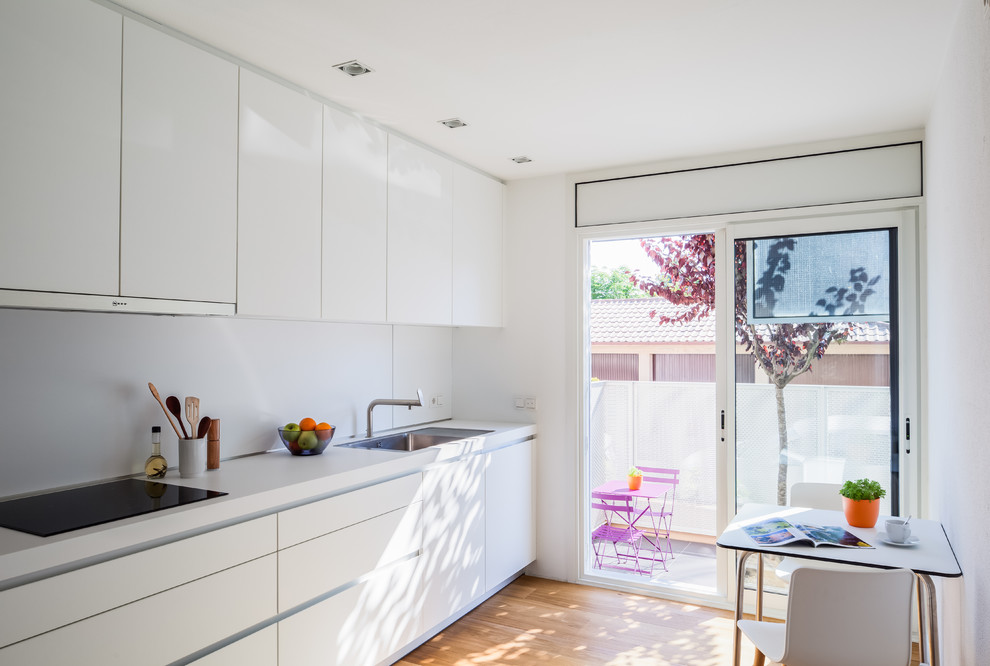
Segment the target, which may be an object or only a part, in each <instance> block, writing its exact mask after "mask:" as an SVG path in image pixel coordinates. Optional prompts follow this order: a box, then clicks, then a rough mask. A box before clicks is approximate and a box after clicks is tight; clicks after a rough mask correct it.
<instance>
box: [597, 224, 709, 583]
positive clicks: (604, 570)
mask: <svg viewBox="0 0 990 666" xmlns="http://www.w3.org/2000/svg"><path fill="white" fill-rule="evenodd" d="M714 256H715V255H714V236H712V235H711V234H702V235H699V236H687V237H661V238H643V239H629V240H621V241H595V242H592V243H591V264H592V273H591V284H590V288H591V294H592V299H591V302H590V303H589V310H590V330H589V332H588V334H589V337H590V342H591V350H590V351H591V358H590V359H589V361H588V362H589V367H590V368H591V377H592V380H591V385H590V386H589V396H590V401H589V405H588V414H589V432H590V442H589V444H590V448H589V460H588V463H589V464H588V469H589V477H590V478H589V479H588V483H589V488H591V489H593V490H594V489H596V488H600V487H602V486H603V485H604V484H607V483H609V482H616V483H621V484H626V483H627V476H628V472H629V470H630V468H631V467H633V466H639V467H646V468H662V469H675V470H677V471H678V483H677V485H676V486H674V487H673V489H672V490H671V491H669V492H668V493H667V494H666V496H665V497H664V498H662V500H661V501H666V502H667V504H666V508H667V509H672V510H673V513H672V515H671V516H670V518H671V521H670V537H669V540H668V539H661V540H660V542H659V543H658V544H654V543H651V542H649V541H644V542H642V545H643V548H644V550H643V551H641V554H643V555H645V556H646V557H655V558H656V559H655V560H654V562H653V565H652V570H651V571H647V573H645V574H644V573H637V572H634V571H629V568H630V562H629V560H628V559H626V560H620V561H616V560H614V559H612V561H611V562H610V561H609V560H610V559H611V558H606V559H605V561H604V563H603V566H600V565H599V564H598V563H597V562H596V561H595V557H594V553H595V547H596V544H595V539H593V538H592V535H593V533H594V530H596V529H597V528H599V527H600V526H601V525H602V524H603V521H604V519H605V516H604V513H603V511H594V512H592V515H591V520H590V521H589V522H590V524H589V527H588V538H589V541H591V543H590V544H589V548H588V552H589V558H588V560H587V562H586V571H587V572H588V573H589V574H591V575H594V576H604V577H611V578H620V579H622V580H624V581H625V582H631V583H637V584H642V585H648V586H653V585H656V586H676V587H678V588H679V589H681V590H686V589H692V590H694V591H699V592H705V593H713V592H714V591H715V590H716V588H717V582H716V573H717V570H716V559H715V558H716V551H715V546H714V541H715V536H716V531H715V527H716V525H715V509H716V490H717V486H716V474H715V464H716V460H715V442H716V441H717V439H716V436H717V433H716V431H715V428H716V422H715V419H714V418H713V416H712V415H713V414H714V413H715V397H716V394H715V390H716V389H715V357H716V346H715V310H714V295H715V292H714V289H715V274H714V263H713V262H714ZM681 260H683V262H682V261H681ZM675 264H676V265H677V267H678V268H677V270H676V271H675V270H672V266H673V265H675ZM649 474H650V473H649V472H647V473H646V478H647V479H649V478H650V476H649ZM645 485H646V484H645V483H644V486H645ZM588 501H589V502H590V498H588ZM638 501H639V500H638ZM651 504H652V505H653V507H652V508H654V509H655V508H656V503H655V501H654V500H651ZM639 506H640V507H641V508H645V504H642V503H640V504H639ZM647 518H648V517H647ZM644 524H645V527H646V530H645V531H647V532H649V531H650V530H651V529H652V528H653V525H652V524H650V521H649V520H646V521H639V522H637V523H636V525H637V526H643V525H644ZM654 546H659V549H661V550H660V552H658V548H656V547H654ZM665 548H666V549H669V552H667V553H666V554H664V553H663V552H662V549H665ZM611 552H612V551H609V553H611ZM610 564H616V565H618V566H610Z"/></svg>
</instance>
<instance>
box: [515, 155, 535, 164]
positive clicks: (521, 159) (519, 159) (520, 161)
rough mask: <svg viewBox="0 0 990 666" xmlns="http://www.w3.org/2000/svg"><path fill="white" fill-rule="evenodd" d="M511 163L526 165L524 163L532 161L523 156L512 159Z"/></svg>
mask: <svg viewBox="0 0 990 666" xmlns="http://www.w3.org/2000/svg"><path fill="white" fill-rule="evenodd" d="M512 161H513V162H515V163H516V164H526V162H532V161H533V160H531V159H529V158H528V157H526V156H525V155H520V156H519V157H513V158H512Z"/></svg>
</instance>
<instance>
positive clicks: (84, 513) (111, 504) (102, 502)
mask: <svg viewBox="0 0 990 666" xmlns="http://www.w3.org/2000/svg"><path fill="white" fill-rule="evenodd" d="M226 494H227V493H222V492H220V491H217V490H202V489H200V488H188V487H186V486H175V485H170V484H167V483H160V482H158V481H144V480H142V479H124V480H122V481H109V482H107V483H98V484H96V485H93V486H83V487H81V488H71V489H69V490H58V491H55V492H51V493H44V494H42V495H32V496H31V497H21V498H20V499H13V500H7V501H6V502H0V527H8V528H10V529H12V530H18V531H20V532H27V533H28V534H35V535H37V536H43V537H46V536H52V535H53V534H62V533H63V532H71V531H72V530H78V529H82V528H84V527H92V526H93V525H101V524H103V523H109V522H112V521H114V520H121V519H123V518H130V517H132V516H140V515H142V514H145V513H151V512H153V511H161V510H162V509H171V508H172V507H175V506H182V505H183V504H192V503H193V502H201V501H202V500H206V499H212V498H214V497H221V496H223V495H226Z"/></svg>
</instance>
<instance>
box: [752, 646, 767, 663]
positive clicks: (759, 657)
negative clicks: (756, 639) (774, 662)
mask: <svg viewBox="0 0 990 666" xmlns="http://www.w3.org/2000/svg"><path fill="white" fill-rule="evenodd" d="M754 652H755V653H756V654H754V655H753V666H763V664H765V663H766V659H767V658H766V656H764V654H763V653H762V652H760V651H759V650H755V649H754Z"/></svg>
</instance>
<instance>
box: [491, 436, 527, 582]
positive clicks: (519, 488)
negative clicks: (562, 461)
mask: <svg viewBox="0 0 990 666" xmlns="http://www.w3.org/2000/svg"><path fill="white" fill-rule="evenodd" d="M485 457H486V458H487V461H486V465H485V589H486V590H491V589H492V588H494V587H495V586H497V585H499V584H500V583H503V582H504V581H505V580H506V579H507V578H509V577H510V576H513V575H515V574H517V573H519V571H521V570H522V569H523V568H524V567H526V566H527V565H529V564H530V563H531V562H532V561H533V560H535V559H536V540H535V538H534V525H533V442H532V441H527V442H523V443H521V444H517V445H515V446H510V447H508V448H504V449H499V450H498V451H494V452H492V453H489V454H487V455H486V456H485Z"/></svg>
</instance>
